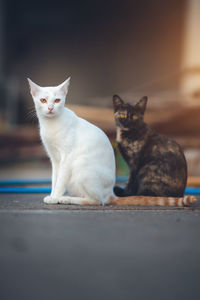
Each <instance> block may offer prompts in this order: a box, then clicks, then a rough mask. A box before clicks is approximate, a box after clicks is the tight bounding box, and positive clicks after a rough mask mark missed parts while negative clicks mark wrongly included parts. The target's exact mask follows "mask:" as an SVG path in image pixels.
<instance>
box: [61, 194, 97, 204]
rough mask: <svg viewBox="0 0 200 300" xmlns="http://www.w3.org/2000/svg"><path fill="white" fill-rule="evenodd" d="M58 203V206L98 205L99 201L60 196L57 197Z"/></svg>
mask: <svg viewBox="0 0 200 300" xmlns="http://www.w3.org/2000/svg"><path fill="white" fill-rule="evenodd" d="M58 203H60V204H75V205H100V203H99V201H96V200H94V199H89V198H84V197H70V196H62V197H59V199H58Z"/></svg>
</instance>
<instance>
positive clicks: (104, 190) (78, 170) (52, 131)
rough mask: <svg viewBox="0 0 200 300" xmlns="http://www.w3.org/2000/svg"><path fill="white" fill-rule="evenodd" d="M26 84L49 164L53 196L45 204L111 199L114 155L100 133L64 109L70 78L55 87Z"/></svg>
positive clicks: (45, 200) (48, 197)
mask: <svg viewBox="0 0 200 300" xmlns="http://www.w3.org/2000/svg"><path fill="white" fill-rule="evenodd" d="M28 81H29V85H30V90H31V95H32V97H33V100H34V104H35V109H36V113H37V117H38V120H39V126H40V136H41V139H42V142H43V144H44V147H45V149H46V151H47V154H48V156H49V157H50V159H51V163H52V192H51V195H50V196H47V197H45V198H44V202H45V203H64V204H106V203H108V202H109V201H110V200H111V199H113V198H114V197H113V196H114V194H113V186H114V183H115V157H114V152H113V149H112V146H111V144H110V142H109V139H108V138H107V136H106V135H105V134H104V132H103V131H102V130H101V129H99V128H98V127H96V126H94V125H93V124H91V123H89V122H87V121H86V120H83V119H81V118H79V117H78V116H77V115H76V114H75V113H74V112H72V111H71V110H69V109H68V108H66V107H65V98H66V95H67V92H68V88H69V83H70V78H68V79H67V80H66V81H65V82H63V83H62V84H60V85H58V86H55V87H40V86H39V85H37V84H35V83H34V82H32V81H31V80H30V79H28ZM66 189H67V191H68V193H69V194H68V195H64V193H65V191H66Z"/></svg>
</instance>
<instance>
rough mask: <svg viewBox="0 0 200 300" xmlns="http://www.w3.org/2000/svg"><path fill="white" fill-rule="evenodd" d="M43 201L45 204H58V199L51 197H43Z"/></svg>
mask: <svg viewBox="0 0 200 300" xmlns="http://www.w3.org/2000/svg"><path fill="white" fill-rule="evenodd" d="M43 201H44V203H47V204H57V203H58V199H56V198H53V197H51V196H46V197H44V199H43Z"/></svg>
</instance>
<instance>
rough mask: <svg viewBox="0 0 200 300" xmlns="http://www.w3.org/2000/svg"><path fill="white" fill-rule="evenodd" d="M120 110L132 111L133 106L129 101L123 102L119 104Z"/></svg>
mask: <svg viewBox="0 0 200 300" xmlns="http://www.w3.org/2000/svg"><path fill="white" fill-rule="evenodd" d="M120 110H121V111H134V106H132V105H131V104H129V103H124V104H123V105H121V107H120Z"/></svg>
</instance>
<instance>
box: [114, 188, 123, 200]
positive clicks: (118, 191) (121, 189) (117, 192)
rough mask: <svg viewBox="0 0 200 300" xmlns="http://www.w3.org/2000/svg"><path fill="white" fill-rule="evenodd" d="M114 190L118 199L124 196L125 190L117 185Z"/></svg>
mask: <svg viewBox="0 0 200 300" xmlns="http://www.w3.org/2000/svg"><path fill="white" fill-rule="evenodd" d="M113 190H114V193H115V195H116V196H118V197H122V196H123V195H124V189H123V188H121V187H119V186H117V185H116V186H115V187H114V189H113Z"/></svg>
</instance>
